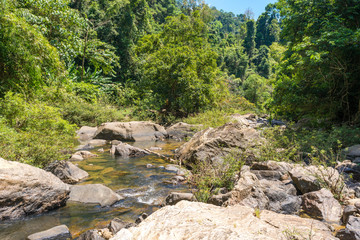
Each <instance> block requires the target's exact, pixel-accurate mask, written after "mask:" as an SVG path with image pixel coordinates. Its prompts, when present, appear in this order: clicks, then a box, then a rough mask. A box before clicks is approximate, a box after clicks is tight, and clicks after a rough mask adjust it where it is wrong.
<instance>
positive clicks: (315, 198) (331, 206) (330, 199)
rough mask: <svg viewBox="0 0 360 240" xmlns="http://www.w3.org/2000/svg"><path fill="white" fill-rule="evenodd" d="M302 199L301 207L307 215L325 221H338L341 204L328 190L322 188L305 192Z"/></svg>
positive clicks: (340, 213) (340, 214)
mask: <svg viewBox="0 0 360 240" xmlns="http://www.w3.org/2000/svg"><path fill="white" fill-rule="evenodd" d="M302 200H303V202H302V209H303V210H304V212H306V213H307V214H308V215H309V216H311V217H313V218H316V219H320V220H325V221H327V222H334V223H339V222H340V218H341V216H342V208H341V205H340V203H339V202H338V201H337V200H336V199H335V198H334V196H333V195H332V193H331V192H330V191H329V190H327V189H324V188H323V189H321V190H320V191H316V192H309V193H306V194H304V195H303V196H302Z"/></svg>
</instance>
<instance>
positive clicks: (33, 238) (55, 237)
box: [27, 225, 71, 240]
mask: <svg viewBox="0 0 360 240" xmlns="http://www.w3.org/2000/svg"><path fill="white" fill-rule="evenodd" d="M68 239H71V234H70V231H69V229H68V227H67V226H65V225H60V226H57V227H53V228H50V229H48V230H46V231H42V232H38V233H34V234H31V235H30V236H28V237H27V240H68Z"/></svg>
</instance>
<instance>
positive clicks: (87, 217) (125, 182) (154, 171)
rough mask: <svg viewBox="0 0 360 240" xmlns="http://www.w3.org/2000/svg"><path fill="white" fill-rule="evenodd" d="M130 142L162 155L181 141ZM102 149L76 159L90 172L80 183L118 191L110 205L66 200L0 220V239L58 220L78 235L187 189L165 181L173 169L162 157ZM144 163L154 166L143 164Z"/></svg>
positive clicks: (15, 239)
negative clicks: (33, 213) (51, 207)
mask: <svg viewBox="0 0 360 240" xmlns="http://www.w3.org/2000/svg"><path fill="white" fill-rule="evenodd" d="M131 144H132V145H134V146H136V147H140V148H150V147H160V148H162V150H156V152H159V153H162V154H165V155H172V154H173V153H172V150H174V149H176V148H177V147H179V146H180V145H181V143H180V142H175V141H166V142H144V143H138V142H136V143H131ZM104 149H105V152H103V153H99V152H97V149H93V150H92V152H93V153H96V154H97V155H98V157H95V158H91V159H87V160H84V161H81V162H78V166H79V167H80V168H82V169H84V170H85V171H87V172H88V173H89V175H90V176H89V178H87V179H86V180H85V181H83V182H81V183H80V184H92V183H101V184H104V185H106V186H108V187H109V188H111V189H112V190H114V191H116V192H118V193H119V194H120V195H122V196H123V197H124V199H123V200H121V201H119V202H117V203H115V204H114V205H113V206H111V207H100V206H98V205H89V204H79V203H69V202H68V203H67V205H66V206H65V207H62V208H59V209H57V210H53V211H50V212H48V213H45V214H42V215H37V216H32V217H27V218H24V219H21V220H17V221H6V222H0V240H22V239H25V238H26V237H27V236H28V235H30V234H32V233H35V232H39V231H43V230H46V229H49V228H51V227H54V226H57V225H61V224H65V225H67V226H68V227H69V229H70V232H71V234H72V235H73V237H78V236H79V235H80V234H81V233H82V232H84V231H85V230H88V229H93V228H102V227H105V226H106V225H107V224H108V223H109V222H110V220H111V219H113V218H115V217H117V218H120V219H122V220H124V221H129V222H134V220H135V219H136V218H137V217H138V216H139V215H140V214H141V213H144V212H145V213H148V214H150V213H152V212H154V211H155V210H157V209H158V208H159V207H160V204H161V203H162V201H163V200H164V198H165V197H166V195H167V194H169V193H170V192H172V191H180V192H182V191H188V186H186V185H181V184H178V185H173V184H171V183H168V181H167V180H169V179H171V177H173V176H174V175H175V173H174V172H172V171H167V170H166V169H165V168H164V167H165V166H166V165H168V164H169V163H168V162H167V161H166V160H163V159H161V158H159V157H157V156H154V155H148V156H145V157H142V158H130V159H124V158H120V157H113V156H111V155H110V153H109V149H110V146H105V147H104ZM147 164H152V165H154V168H147V167H146V165H147Z"/></svg>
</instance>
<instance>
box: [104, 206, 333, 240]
mask: <svg viewBox="0 0 360 240" xmlns="http://www.w3.org/2000/svg"><path fill="white" fill-rule="evenodd" d="M254 213H255V212H254V209H251V208H249V207H246V206H240V205H236V206H231V207H227V208H223V207H218V206H214V205H211V204H205V203H199V202H188V201H181V202H179V203H178V204H176V205H175V206H166V207H164V208H161V209H159V210H157V211H156V212H154V213H153V214H151V215H150V216H149V217H148V218H147V219H145V220H144V221H143V222H142V223H141V224H140V225H139V226H138V227H132V228H129V229H122V230H120V232H118V233H117V234H116V235H115V236H114V237H113V238H111V240H125V239H126V240H130V239H137V240H145V239H146V240H152V239H154V240H155V239H171V240H180V239H208V240H235V239H236V240H238V239H252V240H279V239H287V238H285V237H286V235H285V234H286V232H287V231H296V233H297V234H299V235H300V236H303V237H304V238H305V237H309V236H310V237H311V239H317V240H335V239H336V238H335V237H334V236H332V233H331V232H330V230H329V229H328V227H327V226H326V225H325V224H323V223H322V222H319V221H316V220H313V219H305V218H300V217H297V216H291V215H282V214H277V213H274V212H271V211H262V212H261V213H260V215H259V217H256V216H255V214H254ZM288 239H290V238H288Z"/></svg>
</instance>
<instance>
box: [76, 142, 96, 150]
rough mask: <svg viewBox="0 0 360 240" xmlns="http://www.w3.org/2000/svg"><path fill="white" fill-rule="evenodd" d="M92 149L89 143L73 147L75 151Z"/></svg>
mask: <svg viewBox="0 0 360 240" xmlns="http://www.w3.org/2000/svg"><path fill="white" fill-rule="evenodd" d="M91 149H94V146H91V145H90V144H88V143H87V144H83V145H80V146H78V147H77V148H75V150H76V151H88V150H91Z"/></svg>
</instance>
